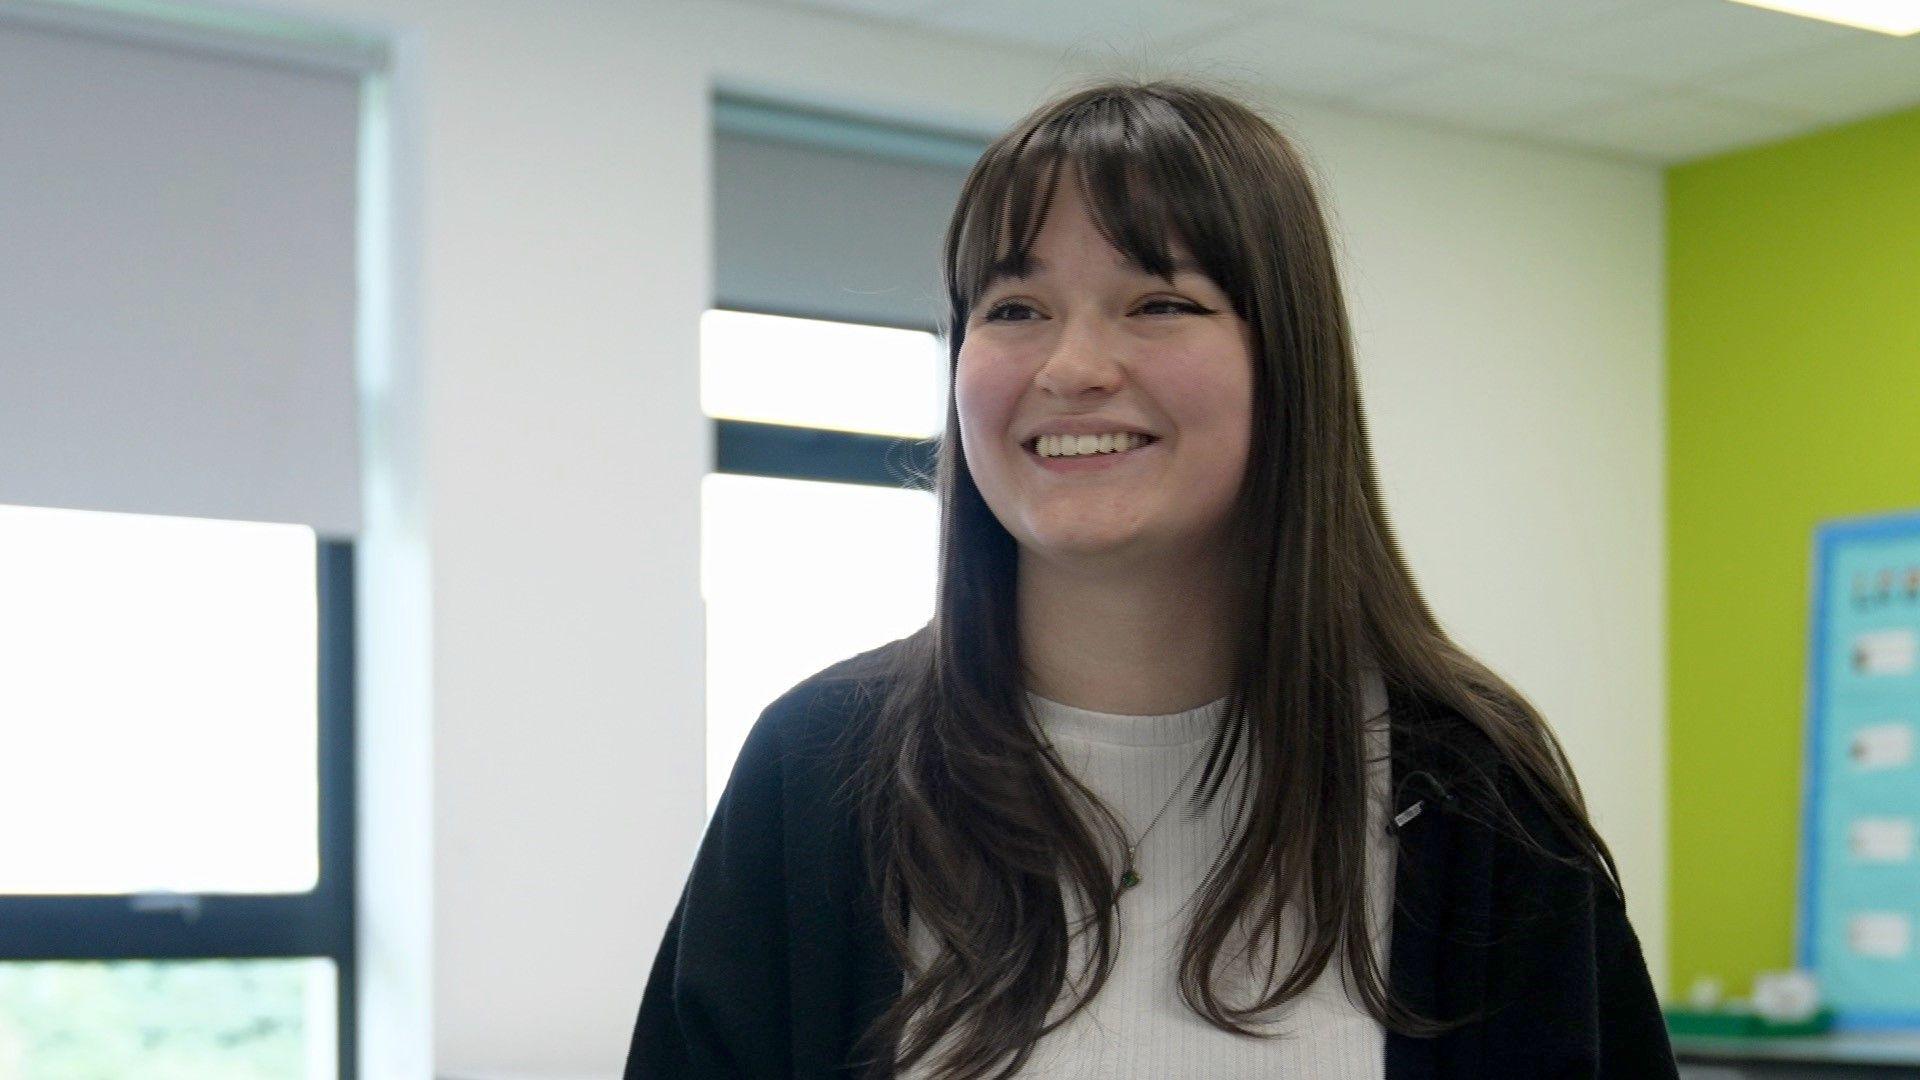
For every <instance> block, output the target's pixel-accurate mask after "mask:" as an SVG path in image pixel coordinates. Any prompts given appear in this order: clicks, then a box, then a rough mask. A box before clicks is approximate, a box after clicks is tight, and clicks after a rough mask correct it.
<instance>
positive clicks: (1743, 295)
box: [1667, 110, 1920, 994]
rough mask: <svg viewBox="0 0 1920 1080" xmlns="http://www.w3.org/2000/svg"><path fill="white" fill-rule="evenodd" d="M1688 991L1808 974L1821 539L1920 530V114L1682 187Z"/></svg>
mask: <svg viewBox="0 0 1920 1080" xmlns="http://www.w3.org/2000/svg"><path fill="white" fill-rule="evenodd" d="M1667 199H1668V204H1667V213H1668V217H1667V242H1668V274H1669V277H1668V285H1667V302H1668V352H1667V355H1668V374H1667V391H1668V406H1667V421H1668V434H1667V439H1668V443H1667V452H1668V470H1669V471H1668V492H1667V500H1668V501H1667V511H1668V517H1667V522H1668V524H1667V528H1668V536H1667V539H1668V558H1669V563H1668V604H1669V605H1670V607H1669V625H1668V630H1669V634H1668V649H1669V653H1668V673H1669V693H1670V698H1669V710H1670V711H1669V725H1670V726H1669V735H1668V737H1669V740H1670V741H1669V744H1668V751H1669V762H1670V766H1669V768H1670V770H1671V771H1670V774H1669V781H1670V784H1669V790H1670V792H1671V799H1672V803H1671V811H1672V812H1671V815H1670V818H1669V821H1670V822H1671V825H1670V828H1671V830H1672V831H1671V849H1670V851H1671V859H1672V864H1671V872H1670V873H1671V876H1670V879H1669V880H1670V881H1671V888H1672V893H1671V903H1672V909H1671V913H1670V917H1671V924H1670V927H1671V935H1672V937H1671V940H1672V943H1673V945H1672V950H1673V951H1672V963H1671V968H1670V970H1671V972H1672V986H1671V987H1669V992H1677V993H1684V992H1685V990H1686V988H1687V987H1688V986H1689V985H1690V984H1691V983H1692V981H1693V979H1694V977H1695V976H1697V975H1702V974H1712V975H1717V976H1719V977H1720V978H1721V979H1722V980H1723V981H1724V983H1725V985H1726V989H1727V990H1728V991H1729V992H1730V993H1735V994H1745V993H1747V991H1748V990H1749V987H1750V980H1751V978H1752V976H1753V974H1754V973H1755V972H1756V971H1762V970H1767V969H1771V968H1779V967H1785V966H1788V965H1790V964H1791V963H1792V960H1793V918H1794V904H1795V889H1796V877H1795V875H1796V872H1797V870H1796V865H1797V849H1798V842H1799V821H1800V766H1801V756H1802V755H1801V740H1802V724H1803V707H1802V695H1803V693H1804V688H1805V681H1806V647H1805V642H1806V633H1807V623H1808V604H1809V600H1808V595H1809V594H1808V589H1809V584H1810V577H1809V553H1810V551H1811V546H1812V535H1813V528H1814V525H1815V523H1817V522H1819V521H1822V520H1824V519H1828V518H1834V517H1844V516H1852V515H1859V514H1867V513H1877V512H1882V511H1888V510H1895V509H1901V510H1912V509H1916V508H1920V110H1916V111H1912V112H1906V113H1901V114H1898V115H1894V116H1890V117H1885V118H1882V119H1878V120H1873V121H1868V122H1864V123H1860V124H1854V125H1850V126H1848V127H1844V128H1837V129H1834V130H1831V131H1826V132H1822V133H1819V134H1817V135H1813V136H1809V137H1806V138H1802V139H1796V140H1793V141H1791V142H1787V143H1781V144H1778V145H1774V146H1769V147H1765V148H1762V149H1757V150H1752V151H1746V152H1741V153H1736V154H1730V155H1727V156H1725V157H1720V158H1714V159H1711V160H1707V161H1703V162H1698V163H1695V164H1691V165H1686V166H1681V167H1678V168H1675V169H1674V170H1672V171H1671V172H1670V173H1669V174H1668V177H1667Z"/></svg>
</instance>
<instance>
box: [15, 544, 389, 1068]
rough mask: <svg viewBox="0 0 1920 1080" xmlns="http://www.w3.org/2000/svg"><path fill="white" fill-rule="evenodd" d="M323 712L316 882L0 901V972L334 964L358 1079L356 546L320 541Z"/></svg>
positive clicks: (338, 1003) (341, 1036)
mask: <svg viewBox="0 0 1920 1080" xmlns="http://www.w3.org/2000/svg"><path fill="white" fill-rule="evenodd" d="M314 563H315V565H314V583H315V589H316V599H317V601H318V603H317V605H316V608H317V611H318V614H319V634H318V642H319V650H318V657H317V660H318V665H319V666H318V669H317V676H318V679H317V684H318V687H319V693H318V698H317V702H316V706H317V712H316V717H315V719H316V727H317V736H318V740H319V747H318V751H319V752H318V756H317V763H318V773H319V776H318V779H319V787H318V792H319V794H318V797H319V818H318V820H319V855H320V875H319V880H318V881H316V882H315V884H314V887H313V889H311V890H310V891H308V892H305V893H289V894H282V895H258V896H255V895H239V894H223V893H206V894H202V893H126V894H118V895H46V896H41V895H34V896H23V895H19V894H12V895H6V894H0V926H5V927H6V928H7V932H6V933H5V934H0V962H4V961H63V960H81V961H97V960H256V959H282V958H284V959H318V958H326V959H330V960H332V961H333V963H334V969H335V980H334V984H335V1013H336V1022H335V1028H336V1032H337V1035H338V1061H339V1076H340V1078H341V1080H356V1076H357V1071H358V1062H357V1060H356V1051H357V1048H358V1042H359V1040H358V1031H357V1026H356V1022H355V1015H354V1014H355V1009H354V1000H355V982H356V966H355V946H356V942H357V940H358V934H357V926H356V921H355V913H354V887H355V876H356V875H355V867H354V860H355V853H356V849H357V844H356V828H355V821H356V819H355V813H356V800H355V798H354V786H355V783H354V781H355V770H354V743H355V738H354V722H355V707H354V686H355V683H354V679H355V666H356V665H355V633H354V602H353V590H354V546H353V543H352V541H349V540H329V539H325V538H319V539H317V541H316V544H315V559H314Z"/></svg>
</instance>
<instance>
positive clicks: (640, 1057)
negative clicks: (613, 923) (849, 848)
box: [624, 709, 792, 1080]
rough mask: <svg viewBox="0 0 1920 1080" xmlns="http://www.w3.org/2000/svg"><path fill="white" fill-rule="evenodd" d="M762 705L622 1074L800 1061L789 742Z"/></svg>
mask: <svg viewBox="0 0 1920 1080" xmlns="http://www.w3.org/2000/svg"><path fill="white" fill-rule="evenodd" d="M774 715H775V714H774V712H773V710H771V709H770V710H769V712H768V713H763V714H762V715H761V717H760V719H759V721H758V722H756V723H755V724H754V727H753V730H752V731H751V732H750V733H749V734H748V736H747V741H746V743H745V745H744V746H742V748H741V750H740V756H739V758H738V759H737V760H736V761H735V763H734V768H733V774H732V776H731V777H730V778H729V779H728V781H727V786H726V790H725V791H724V792H723V793H722V794H721V796H720V801H719V803H718V805H717V806H716V807H715V809H714V814H713V820H712V822H711V823H710V824H709V825H708V827H707V832H706V836H705V837H704V838H703V839H702V841H701V844H700V850H699V854H698V855H696V856H695V858H694V863H693V869H692V871H691V873H689V874H688V877H687V882H686V885H685V887H684V888H683V889H682V891H681V894H680V900H679V903H678V905H677V906H676V908H675V909H674V912H673V916H672V918H671V919H670V920H669V921H668V923H667V930H666V935H665V937H664V938H663V939H662V940H661V943H660V951H659V952H658V953H657V954H656V955H655V957H654V962H653V970H652V972H651V973H650V975H649V976H648V979H647V986H646V991H645V993H644V994H643V995H642V998H641V1002H640V1012H639V1017H638V1019H637V1020H636V1021H635V1024H634V1032H633V1040H632V1044H631V1046H630V1048H629V1050H628V1055H627V1064H626V1071H625V1074H624V1080H718V1078H721V1077H743V1076H745V1077H780V1076H788V1075H790V1074H791V1072H792V1063H791V1057H792V1050H791V1047H792V1040H791V1039H790V1038H789V1033H790V1027H791V1023H790V1018H789V993H788V964H787V948H788V946H787V938H786V926H787V923H786V909H787V904H786V885H785V880H784V871H783V854H784V849H783V836H784V828H783V816H784V815H783V809H782V796H783V771H784V769H783V760H782V759H783V748H782V739H781V734H780V730H779V727H778V725H777V724H776V723H774V722H773V719H774Z"/></svg>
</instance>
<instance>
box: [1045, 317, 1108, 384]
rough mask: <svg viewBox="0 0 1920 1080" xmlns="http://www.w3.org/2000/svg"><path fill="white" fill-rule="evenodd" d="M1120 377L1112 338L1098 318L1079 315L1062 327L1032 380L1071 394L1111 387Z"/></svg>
mask: <svg viewBox="0 0 1920 1080" xmlns="http://www.w3.org/2000/svg"><path fill="white" fill-rule="evenodd" d="M1120 377H1121V374H1120V365H1119V363H1118V362H1117V361H1116V357H1115V353H1114V343H1113V341H1112V339H1111V338H1110V337H1109V336H1108V335H1107V334H1106V333H1105V332H1104V328H1103V327H1101V326H1100V325H1099V323H1098V320H1097V319H1090V318H1082V319H1073V320H1069V321H1068V322H1067V324H1066V325H1065V326H1064V327H1063V328H1062V329H1061V331H1060V336H1059V337H1058V338H1056V339H1055V340H1054V343H1053V351H1052V352H1051V353H1050V354H1049V355H1048V356H1047V360H1046V363H1044V364H1042V365H1041V366H1040V371H1039V372H1038V373H1037V374H1036V375H1035V376H1034V382H1035V383H1036V384H1038V385H1039V387H1040V388H1041V389H1042V390H1045V391H1047V392H1048V393H1050V394H1057V395H1059V396H1061V397H1068V398H1071V397H1078V396H1080V395H1081V394H1083V393H1086V392H1088V391H1090V390H1108V391H1111V390H1112V389H1114V387H1116V386H1118V385H1119V383H1120Z"/></svg>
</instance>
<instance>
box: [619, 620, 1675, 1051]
mask: <svg viewBox="0 0 1920 1080" xmlns="http://www.w3.org/2000/svg"><path fill="white" fill-rule="evenodd" d="M896 645H897V643H896V644H895V645H885V646H881V647H880V649H876V650H874V651H873V652H870V653H865V654H862V655H861V656H859V657H855V658H853V659H851V660H848V661H843V662H842V663H840V664H836V665H834V666H833V667H831V668H828V669H826V670H825V671H823V672H821V673H819V674H818V675H815V676H813V677H812V678H809V679H807V680H806V681H804V682H802V683H800V684H799V685H798V686H795V687H794V688H793V689H792V690H790V691H788V692H787V693H786V694H785V695H783V696H782V697H781V698H780V699H779V700H777V701H775V702H774V703H773V704H772V705H770V706H768V707H767V709H766V711H765V712H764V713H762V714H761V716H760V719H759V721H758V722H757V723H756V724H755V725H754V727H753V730H752V731H751V733H749V735H748V736H747V741H746V744H745V745H744V746H743V747H742V749H741V751H740V756H739V758H738V760H737V762H736V763H735V765H734V769H733V774H732V777H731V779H729V780H728V782H727V787H726V790H725V792H724V793H723V794H722V795H721V797H720V802H719V805H718V807H717V809H716V810H715V812H714V816H713V821H712V823H711V824H710V825H709V827H708V829H707V834H706V837H705V839H704V840H703V841H702V843H701V845H700V851H699V854H698V856H697V857H696V858H695V860H694V864H693V869H692V872H691V874H690V875H689V876H688V879H687V883H686V888H685V889H684V891H683V892H682V893H681V897H680V902H679V904H678V906H677V907H676V909H675V910H674V913H673V916H672V918H671V920H670V921H669V922H668V923H667V929H666V935H665V937H664V939H663V940H662V941H661V944H660V951H659V953H658V954H657V955H656V956H655V959H654V963H653V971H652V974H651V975H650V977H649V978H648V981H647V987H646V992H645V995H644V996H643V998H642V1000H641V1002H640V1010H639V1017H638V1020H637V1022H636V1024H635V1026H634V1032H633V1040H632V1045H631V1048H630V1049H629V1051H628V1057H627V1064H626V1072H625V1080H708V1078H719V1077H748V1078H753V1080H760V1078H774V1077H804V1078H809V1080H811V1078H827V1077H836V1078H852V1077H855V1076H857V1075H858V1073H857V1071H856V1070H854V1069H853V1068H851V1066H850V1065H849V1058H850V1053H851V1049H852V1045H853V1040H854V1039H855V1038H856V1037H857V1036H858V1035H859V1033H860V1032H861V1031H862V1030H864V1028H865V1026H866V1024H867V1023H868V1022H869V1021H870V1020H872V1019H873V1018H874V1017H875V1016H877V1015H878V1014H879V1012H880V1010H881V1009H882V1008H883V1007H884V1006H886V1005H887V1004H889V1003H890V1002H892V1001H893V1000H894V999H895V998H897V996H898V995H899V992H900V985H901V978H902V975H901V969H900V967H899V965H898V963H897V962H896V961H895V960H894V959H893V958H892V956H891V954H890V953H889V951H888V949H887V947H886V944H885V939H884V936H883V934H882V931H881V929H880V919H879V907H878V903H877V901H876V900H875V898H874V896H873V893H872V891H871V889H870V888H869V887H868V885H867V878H866V873H865V868H864V866H865V863H864V859H863V858H862V856H861V853H860V845H859V838H858V833H857V830H856V826H855V823H854V819H853V815H852V813H851V810H850V807H848V806H847V805H845V804H844V803H836V802H835V801H834V800H833V799H832V798H831V793H832V792H834V791H835V790H836V787H837V785H838V783H839V781H840V779H842V778H843V777H844V775H845V773H844V767H843V766H841V765H838V764H836V761H837V760H838V759H836V758H834V757H833V756H832V754H831V753H830V750H831V748H832V744H833V742H834V738H835V736H836V735H838V734H839V733H840V732H841V730H842V729H843V728H844V727H845V726H846V725H847V724H848V723H850V722H859V721H860V720H861V719H862V718H864V717H867V716H869V715H870V714H871V708H872V705H873V702H874V700H875V699H876V698H877V697H878V691H877V689H876V686H875V684H874V683H873V682H872V679H871V676H870V675H864V676H858V677H856V676H854V675H851V674H850V673H851V672H854V671H856V670H859V671H862V672H871V671H873V670H875V669H874V668H873V667H871V666H870V665H871V662H873V661H875V660H877V659H882V658H884V654H885V653H886V651H887V650H890V649H892V648H894V647H896ZM862 662H865V664H864V665H863V664H862ZM856 665H862V666H859V667H857V668H856ZM1388 708H1389V711H1390V714H1391V718H1392V719H1391V722H1392V725H1393V738H1392V744H1393V763H1392V776H1393V787H1394V792H1395V798H1394V804H1393V805H1394V807H1395V808H1396V809H1398V810H1399V815H1398V816H1401V817H1403V818H1405V823H1404V824H1403V825H1401V826H1399V828H1398V830H1397V831H1398V833H1399V839H1400V850H1399V856H1398V860H1397V862H1396V875H1395V883H1394V898H1395V909H1394V918H1393V924H1392V937H1391V941H1390V946H1389V954H1388V958H1389V963H1388V981H1389V985H1390V987H1391V989H1392V990H1393V991H1394V992H1395V993H1396V994H1397V995H1399V996H1400V998H1401V999H1402V1000H1403V1001H1405V1002H1406V1003H1407V1004H1409V1005H1411V1006H1413V1007H1414V1008H1415V1009H1417V1010H1419V1011H1420V1012H1422V1013H1423V1014H1425V1015H1427V1016H1438V1017H1442V1018H1450V1017H1459V1016H1467V1015H1470V1014H1472V1013H1475V1012H1481V1011H1487V1012H1490V1015H1488V1016H1485V1017H1484V1018H1482V1019H1479V1020H1476V1021H1473V1022H1471V1023H1469V1024H1467V1025H1466V1026H1464V1027H1462V1028H1459V1029H1457V1030H1455V1031H1452V1032H1450V1033H1447V1034H1444V1035H1440V1036H1437V1037H1433V1038H1420V1039H1415V1038H1408V1037H1406V1036H1403V1035H1400V1034H1399V1033H1397V1032H1393V1031H1388V1033H1387V1036H1386V1077H1387V1080H1416V1078H1417V1080H1427V1078H1440V1077H1459V1078H1468V1077H1472V1078H1475V1080H1480V1078H1489V1077H1492V1078H1502V1080H1505V1078H1524V1077H1555V1078H1558V1077H1621V1078H1628V1077H1630V1078H1633V1080H1658V1078H1662V1077H1674V1076H1676V1075H1677V1073H1676V1069H1675V1066H1674V1061H1673V1052H1672V1049H1671V1047H1670V1046H1669V1044H1668V1041H1667V1030H1666V1026H1665V1024H1664V1022H1663V1020H1662V1018H1661V1015H1660V1010H1659V1005H1658V1003H1657V1001H1656V999H1655V996H1654V990H1653V985H1652V983H1651V981H1650V980H1649V978H1648V976H1647V968H1646V961H1645V960H1644V958H1643V957H1642V955H1641V951H1640V942H1639V939H1638V938H1637V937H1636V936H1635V935H1634V932H1633V928H1632V927H1631V926H1630V925H1629V924H1628V922H1627V917H1626V911H1625V908H1624V906H1623V904H1622V901H1621V899H1620V897H1619V896H1617V895H1616V894H1615V893H1614V891H1613V888H1612V886H1611V885H1610V884H1609V883H1608V882H1607V880H1606V879H1605V878H1604V876H1601V875H1598V874H1596V873H1593V872H1590V871H1586V870H1582V869H1580V868H1577V867H1570V866H1566V865H1563V864H1561V863H1558V862H1555V861H1553V860H1550V859H1547V858H1545V857H1542V856H1541V855H1539V854H1538V853H1537V852H1536V851H1533V850H1531V849H1530V848H1528V847H1527V846H1525V845H1522V844H1520V843H1519V842H1517V841H1516V840H1515V839H1514V838H1513V836H1512V835H1511V830H1510V829H1499V828H1494V827H1492V826H1490V825H1489V824H1487V821H1488V820H1490V818H1489V815H1487V814H1485V813H1480V812H1477V811H1476V809H1475V808H1478V807H1482V806H1483V805H1485V804H1484V803H1483V801H1482V800H1481V799H1480V798H1478V797H1476V793H1477V792H1484V791H1486V790H1489V785H1491V784H1494V783H1497V784H1499V785H1500V791H1501V793H1502V794H1503V795H1504V797H1505V798H1506V799H1507V800H1508V802H1509V804H1510V805H1512V806H1513V807H1514V808H1515V811H1516V814H1517V817H1518V819H1519V821H1520V823H1521V824H1523V825H1524V826H1526V828H1527V831H1528V833H1529V834H1531V835H1532V836H1534V837H1535V838H1537V839H1538V840H1540V841H1541V842H1542V843H1543V844H1545V845H1546V846H1547V847H1549V848H1551V849H1552V850H1555V851H1559V852H1563V853H1564V852H1568V851H1570V850H1571V848H1570V847H1569V846H1568V845H1567V844H1566V843H1565V842H1564V841H1557V840H1555V839H1554V838H1553V837H1554V835H1555V834H1554V831H1553V830H1552V829H1551V828H1550V826H1549V825H1548V824H1547V820H1546V818H1545V817H1544V815H1543V812H1542V811H1541V809H1540V807H1539V805H1538V803H1537V802H1535V801H1533V800H1532V799H1530V798H1528V797H1527V796H1526V795H1525V793H1524V789H1523V788H1521V787H1520V785H1519V784H1518V782H1517V780H1515V779H1514V778H1513V774H1512V773H1511V772H1510V771H1509V770H1508V769H1507V768H1506V767H1505V766H1504V765H1503V764H1502V763H1501V761H1500V760H1499V754H1498V753H1497V752H1496V751H1495V749H1494V748H1493V745H1492V743H1491V741H1490V740H1489V739H1488V738H1487V737H1486V736H1485V735H1484V734H1481V733H1480V732H1479V730H1478V729H1477V728H1475V727H1474V726H1473V725H1471V724H1470V723H1469V722H1467V721H1466V720H1464V719H1462V718H1461V717H1459V716H1458V715H1457V714H1455V713H1453V712H1451V711H1450V710H1445V709H1442V708H1439V707H1437V706H1434V705H1431V704H1426V703H1422V702H1416V701H1413V700H1409V699H1407V698H1406V697H1404V696H1403V695H1402V694H1401V693H1400V692H1399V691H1397V690H1395V689H1394V688H1392V687H1391V686H1390V687H1389V697H1388ZM1415 806H1418V807H1419V809H1418V810H1417V811H1413V816H1411V817H1410V818H1409V817H1406V814H1407V813H1408V811H1410V810H1412V808H1414V807H1415ZM1490 929H1491V930H1493V931H1494V932H1493V933H1491V934H1489V933H1488V931H1489V930H1490Z"/></svg>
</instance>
